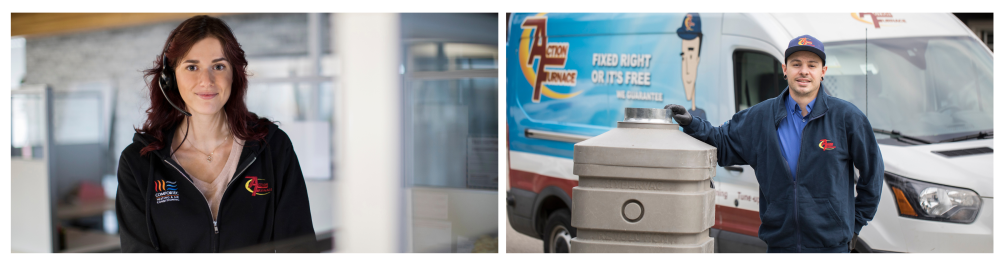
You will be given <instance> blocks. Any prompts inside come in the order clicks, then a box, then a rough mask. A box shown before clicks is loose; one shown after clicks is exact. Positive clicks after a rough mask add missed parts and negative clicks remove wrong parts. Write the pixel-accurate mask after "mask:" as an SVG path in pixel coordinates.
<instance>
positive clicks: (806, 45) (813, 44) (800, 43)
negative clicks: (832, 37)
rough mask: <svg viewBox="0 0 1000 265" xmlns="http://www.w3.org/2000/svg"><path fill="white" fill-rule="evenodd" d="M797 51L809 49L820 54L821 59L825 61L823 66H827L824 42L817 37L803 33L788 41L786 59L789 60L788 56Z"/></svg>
mask: <svg viewBox="0 0 1000 265" xmlns="http://www.w3.org/2000/svg"><path fill="white" fill-rule="evenodd" d="M797 51H809V52H812V53H815V54H816V55H819V59H820V60H822V61H823V66H826V52H823V42H821V41H819V40H818V39H816V37H813V36H809V35H802V36H798V37H795V38H792V40H791V41H789V42H788V48H787V49H785V61H786V62H787V61H788V56H791V55H792V54H793V53H795V52H797Z"/></svg>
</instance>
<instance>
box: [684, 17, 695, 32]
mask: <svg viewBox="0 0 1000 265" xmlns="http://www.w3.org/2000/svg"><path fill="white" fill-rule="evenodd" d="M691 17H693V16H692V15H691V14H687V17H686V18H684V28H685V29H687V30H688V31H693V30H694V29H692V28H691V26H694V22H693V21H691Z"/></svg>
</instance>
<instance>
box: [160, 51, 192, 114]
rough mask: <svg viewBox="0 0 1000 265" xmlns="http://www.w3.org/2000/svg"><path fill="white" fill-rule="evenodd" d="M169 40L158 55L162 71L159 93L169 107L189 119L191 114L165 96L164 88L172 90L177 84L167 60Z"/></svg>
mask: <svg viewBox="0 0 1000 265" xmlns="http://www.w3.org/2000/svg"><path fill="white" fill-rule="evenodd" d="M171 40H173V38H171V39H169V40H167V46H166V47H164V48H163V53H161V54H160V58H162V59H163V69H162V70H161V71H160V92H163V97H164V98H166V99H167V103H170V106H174V108H175V109H177V111H180V112H181V113H182V114H184V115H186V116H188V117H191V113H188V112H187V111H184V110H183V109H181V108H180V107H178V106H177V105H175V104H174V102H173V101H170V97H169V96H167V90H166V88H174V87H175V85H176V84H177V79H176V77H174V75H173V68H170V66H169V65H170V62H169V61H168V60H167V51H168V50H169V49H170V41H171Z"/></svg>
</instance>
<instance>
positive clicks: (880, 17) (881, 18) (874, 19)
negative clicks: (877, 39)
mask: <svg viewBox="0 0 1000 265" xmlns="http://www.w3.org/2000/svg"><path fill="white" fill-rule="evenodd" d="M866 16H867V17H869V18H871V20H870V21H869V20H866V19H865V17H866ZM851 17H853V18H854V19H856V20H858V21H861V22H864V23H866V24H871V25H875V28H882V27H883V26H889V27H891V26H897V25H892V24H891V23H906V19H901V18H893V17H892V13H873V12H869V13H851ZM883 23H890V24H883Z"/></svg>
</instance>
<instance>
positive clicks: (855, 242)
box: [849, 234, 858, 250]
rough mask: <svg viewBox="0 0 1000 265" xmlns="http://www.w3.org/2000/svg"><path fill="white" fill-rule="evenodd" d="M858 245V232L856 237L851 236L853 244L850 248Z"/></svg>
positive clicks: (852, 248)
mask: <svg viewBox="0 0 1000 265" xmlns="http://www.w3.org/2000/svg"><path fill="white" fill-rule="evenodd" d="M856 246H858V234H854V238H851V246H850V249H849V250H854V247H856Z"/></svg>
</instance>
